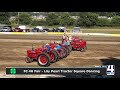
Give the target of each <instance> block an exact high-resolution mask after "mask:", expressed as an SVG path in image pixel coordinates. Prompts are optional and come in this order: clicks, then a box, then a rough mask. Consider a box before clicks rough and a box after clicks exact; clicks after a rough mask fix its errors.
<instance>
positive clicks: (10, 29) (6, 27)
mask: <svg viewBox="0 0 120 90" xmlns="http://www.w3.org/2000/svg"><path fill="white" fill-rule="evenodd" d="M0 31H1V32H12V27H11V26H3V28H2V29H1V30H0Z"/></svg>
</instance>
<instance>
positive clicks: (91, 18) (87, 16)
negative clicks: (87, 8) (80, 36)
mask: <svg viewBox="0 0 120 90" xmlns="http://www.w3.org/2000/svg"><path fill="white" fill-rule="evenodd" d="M97 20H98V14H96V13H91V12H83V13H80V18H79V19H78V21H77V25H79V26H85V27H90V26H95V25H96V23H97Z"/></svg>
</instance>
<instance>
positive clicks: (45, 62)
mask: <svg viewBox="0 0 120 90" xmlns="http://www.w3.org/2000/svg"><path fill="white" fill-rule="evenodd" d="M38 59H39V60H38V61H39V63H40V64H41V65H45V64H47V58H46V57H45V56H43V55H41V56H40V57H39V58H38Z"/></svg>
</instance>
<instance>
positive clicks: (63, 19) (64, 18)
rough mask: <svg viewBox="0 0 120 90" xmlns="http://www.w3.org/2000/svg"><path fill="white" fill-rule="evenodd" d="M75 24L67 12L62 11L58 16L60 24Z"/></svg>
mask: <svg viewBox="0 0 120 90" xmlns="http://www.w3.org/2000/svg"><path fill="white" fill-rule="evenodd" d="M74 24H75V19H73V18H72V17H71V16H70V14H69V13H67V12H64V13H63V14H61V16H60V25H62V26H70V25H74Z"/></svg>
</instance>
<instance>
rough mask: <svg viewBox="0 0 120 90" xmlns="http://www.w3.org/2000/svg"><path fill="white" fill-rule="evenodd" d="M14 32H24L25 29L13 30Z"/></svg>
mask: <svg viewBox="0 0 120 90" xmlns="http://www.w3.org/2000/svg"><path fill="white" fill-rule="evenodd" d="M13 32H23V29H20V28H15V29H13Z"/></svg>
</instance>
